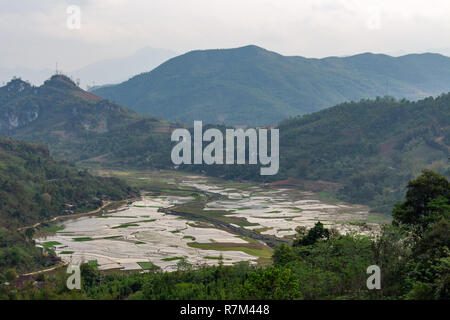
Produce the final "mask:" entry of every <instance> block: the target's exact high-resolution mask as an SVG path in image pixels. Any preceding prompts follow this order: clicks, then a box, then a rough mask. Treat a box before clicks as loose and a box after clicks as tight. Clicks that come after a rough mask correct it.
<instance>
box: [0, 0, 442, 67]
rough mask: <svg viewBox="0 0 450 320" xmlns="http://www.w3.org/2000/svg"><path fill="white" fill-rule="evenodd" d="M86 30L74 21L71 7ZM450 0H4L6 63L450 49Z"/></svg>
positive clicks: (0, 55) (2, 55)
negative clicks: (142, 52)
mask: <svg viewBox="0 0 450 320" xmlns="http://www.w3.org/2000/svg"><path fill="white" fill-rule="evenodd" d="M69 5H76V6H79V7H80V9H81V28H80V29H72V30H71V29H69V28H68V26H67V19H68V17H69V14H68V13H67V7H68V6H69ZM449 17H450V1H448V0H427V1H424V0H378V1H372V0H277V1H275V0H69V1H66V0H16V1H12V0H0V43H1V45H0V67H30V68H54V66H55V62H56V61H58V63H59V65H60V67H61V68H62V69H63V70H73V69H76V68H79V67H82V66H84V65H86V64H89V63H92V62H95V61H97V60H103V59H107V58H115V57H120V56H125V55H128V54H131V53H133V52H134V51H136V50H138V49H139V48H142V47H147V46H150V47H155V48H166V49H171V50H174V51H176V52H186V51H189V50H193V49H210V48H230V47H237V46H242V45H247V44H256V45H259V46H262V47H264V48H267V49H269V50H273V51H277V52H279V53H281V54H285V55H302V56H307V57H324V56H331V55H350V54H355V53H361V52H368V51H370V52H377V53H379V52H382V53H389V54H394V55H399V54H402V53H411V52H425V51H433V52H441V53H444V54H447V55H450V19H449Z"/></svg>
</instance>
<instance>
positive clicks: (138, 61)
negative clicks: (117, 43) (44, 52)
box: [68, 47, 177, 86]
mask: <svg viewBox="0 0 450 320" xmlns="http://www.w3.org/2000/svg"><path fill="white" fill-rule="evenodd" d="M176 55H177V53H176V52H174V51H171V50H167V49H157V48H150V47H146V48H142V49H140V50H138V51H136V52H135V53H134V54H132V55H130V56H126V57H123V58H116V59H107V60H103V61H98V62H95V63H92V64H89V65H87V66H85V67H83V68H81V69H78V70H73V71H71V72H68V74H69V75H70V76H72V77H73V78H74V79H79V80H80V83H81V84H82V85H83V86H85V85H87V86H93V85H106V84H113V83H119V82H122V81H126V80H128V79H129V78H131V77H132V76H134V75H136V74H138V73H141V72H143V71H150V70H152V69H154V68H156V67H157V66H159V65H160V64H161V63H163V62H165V61H167V60H169V59H171V58H173V57H175V56H176Z"/></svg>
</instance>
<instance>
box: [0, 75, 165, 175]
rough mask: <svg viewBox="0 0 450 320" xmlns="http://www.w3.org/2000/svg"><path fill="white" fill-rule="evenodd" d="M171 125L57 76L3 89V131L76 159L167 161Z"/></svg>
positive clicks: (145, 163) (137, 162)
mask: <svg viewBox="0 0 450 320" xmlns="http://www.w3.org/2000/svg"><path fill="white" fill-rule="evenodd" d="M171 126H172V124H169V123H167V122H165V121H160V120H157V119H156V118H154V117H152V116H140V115H138V114H136V113H135V112H133V111H131V110H129V109H127V108H126V107H123V106H120V105H117V104H115V103H111V102H109V101H107V100H104V99H102V98H99V97H97V96H95V95H93V94H91V93H89V92H86V91H84V90H82V89H80V88H79V87H78V86H76V84H75V83H74V82H73V81H72V80H71V79H69V78H68V77H66V76H63V75H54V76H53V77H51V78H50V79H49V80H47V81H46V82H45V83H44V84H43V85H42V86H40V87H31V86H30V85H29V84H27V83H26V82H24V81H22V80H20V79H14V80H12V81H11V82H9V83H8V84H7V85H6V86H4V87H1V88H0V135H2V136H6V137H11V138H13V139H20V140H26V141H31V142H37V143H44V144H46V145H48V146H49V148H50V151H51V152H52V155H54V156H55V157H57V158H62V159H66V160H71V161H74V162H76V161H82V160H88V161H89V159H91V158H94V159H95V160H94V161H102V162H114V164H115V165H133V166H139V165H141V166H150V167H158V166H161V164H162V163H164V165H168V161H170V157H168V158H166V159H165V160H164V159H162V156H161V154H170V149H169V148H170V145H169V144H168V143H167V140H168V139H169V134H170V132H171V129H170V128H171Z"/></svg>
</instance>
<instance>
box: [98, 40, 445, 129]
mask: <svg viewBox="0 0 450 320" xmlns="http://www.w3.org/2000/svg"><path fill="white" fill-rule="evenodd" d="M449 90H450V58H447V57H445V56H442V55H438V54H413V55H406V56H402V57H396V58H394V57H390V56H387V55H382V54H370V53H365V54H359V55H355V56H350V57H344V58H338V57H329V58H324V59H308V58H303V57H287V56H282V55H280V54H277V53H275V52H271V51H267V50H265V49H262V48H259V47H256V46H246V47H241V48H237V49H224V50H203V51H191V52H189V53H186V54H183V55H181V56H178V57H175V58H173V59H170V60H169V61H167V62H165V63H163V64H162V65H160V66H159V67H157V68H156V69H154V70H152V71H150V72H147V73H142V74H139V75H137V76H135V77H133V78H131V79H129V80H128V81H125V82H123V83H121V84H118V85H114V86H108V87H103V88H97V89H95V90H92V92H93V93H95V94H96V95H99V96H101V97H104V98H106V99H109V100H111V101H115V102H117V103H120V104H124V105H127V106H128V107H130V108H132V109H134V110H136V111H137V112H139V113H142V114H147V113H150V114H153V115H156V116H158V117H161V118H163V119H165V120H169V121H182V122H184V123H186V124H189V125H191V124H192V123H193V121H194V120H203V121H204V122H208V123H225V124H226V125H248V126H255V125H268V124H276V123H278V122H279V121H281V120H283V119H285V118H288V117H291V116H296V115H302V114H306V113H311V112H315V111H318V110H321V109H324V108H326V107H330V106H333V105H336V104H338V103H342V102H345V101H358V100H360V99H361V98H375V97H377V96H385V95H389V96H393V97H397V98H407V99H412V100H416V99H420V98H425V97H428V96H436V95H439V94H441V93H442V92H448V91H449Z"/></svg>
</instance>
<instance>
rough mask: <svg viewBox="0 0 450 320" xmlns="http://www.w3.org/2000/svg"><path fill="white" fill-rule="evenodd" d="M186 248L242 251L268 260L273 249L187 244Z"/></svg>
mask: <svg viewBox="0 0 450 320" xmlns="http://www.w3.org/2000/svg"><path fill="white" fill-rule="evenodd" d="M188 246H190V247H192V248H197V249H202V250H216V251H242V252H245V253H247V254H249V255H252V256H255V257H258V258H270V257H272V254H273V249H271V248H269V247H267V246H265V245H263V244H260V243H228V242H213V243H198V242H189V243H188Z"/></svg>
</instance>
